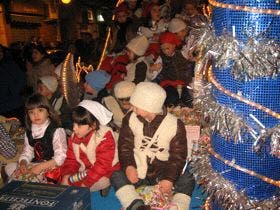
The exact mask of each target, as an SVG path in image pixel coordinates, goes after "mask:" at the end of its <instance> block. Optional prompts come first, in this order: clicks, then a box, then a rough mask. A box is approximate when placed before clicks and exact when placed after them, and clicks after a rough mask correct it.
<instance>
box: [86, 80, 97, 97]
mask: <svg viewBox="0 0 280 210" xmlns="http://www.w3.org/2000/svg"><path fill="white" fill-rule="evenodd" d="M84 90H85V92H86V93H89V94H92V95H97V91H96V90H95V89H94V88H92V87H91V86H90V85H89V84H88V83H87V82H85V83H84Z"/></svg>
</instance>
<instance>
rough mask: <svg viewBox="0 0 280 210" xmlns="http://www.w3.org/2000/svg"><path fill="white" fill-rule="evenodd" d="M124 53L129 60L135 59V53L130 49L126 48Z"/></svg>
mask: <svg viewBox="0 0 280 210" xmlns="http://www.w3.org/2000/svg"><path fill="white" fill-rule="evenodd" d="M126 53H127V56H128V58H129V60H130V61H133V60H134V59H135V54H134V52H132V51H131V50H130V49H127V50H126Z"/></svg>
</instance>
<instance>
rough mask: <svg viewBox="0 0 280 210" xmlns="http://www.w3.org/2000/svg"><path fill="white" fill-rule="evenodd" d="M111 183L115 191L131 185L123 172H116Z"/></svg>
mask: <svg viewBox="0 0 280 210" xmlns="http://www.w3.org/2000/svg"><path fill="white" fill-rule="evenodd" d="M110 181H111V185H112V186H113V187H114V189H115V190H118V189H119V188H121V187H123V186H124V185H127V184H130V182H129V181H128V179H127V177H126V175H125V173H124V172H123V171H121V170H119V171H115V172H114V173H113V174H112V176H111V178H110Z"/></svg>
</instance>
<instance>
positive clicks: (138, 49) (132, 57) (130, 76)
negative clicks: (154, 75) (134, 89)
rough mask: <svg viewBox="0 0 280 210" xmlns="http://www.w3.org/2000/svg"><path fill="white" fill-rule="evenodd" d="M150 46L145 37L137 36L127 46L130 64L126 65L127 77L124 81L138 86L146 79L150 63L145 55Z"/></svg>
mask: <svg viewBox="0 0 280 210" xmlns="http://www.w3.org/2000/svg"><path fill="white" fill-rule="evenodd" d="M148 46H149V41H148V40H147V38H146V37H145V36H136V37H135V38H133V39H132V40H131V41H130V42H129V43H128V44H127V45H126V51H127V52H126V53H127V56H128V58H129V61H130V62H129V63H128V64H127V65H126V70H127V72H126V76H125V77H124V80H126V81H130V82H134V83H135V84H138V83H139V82H143V81H145V79H146V74H147V70H148V68H149V63H148V61H147V60H146V58H145V56H144V54H145V52H146V50H147V48H148Z"/></svg>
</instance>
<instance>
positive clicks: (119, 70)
mask: <svg viewBox="0 0 280 210" xmlns="http://www.w3.org/2000/svg"><path fill="white" fill-rule="evenodd" d="M128 63H129V57H128V56H127V54H126V53H125V54H124V55H119V56H117V57H115V58H114V59H112V61H111V66H112V68H111V72H110V75H111V80H110V82H109V83H108V84H107V85H106V88H107V90H110V89H112V88H113V86H114V85H115V84H116V83H118V82H120V81H122V80H123V78H124V76H125V75H126V73H127V70H126V65H127V64H128Z"/></svg>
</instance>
